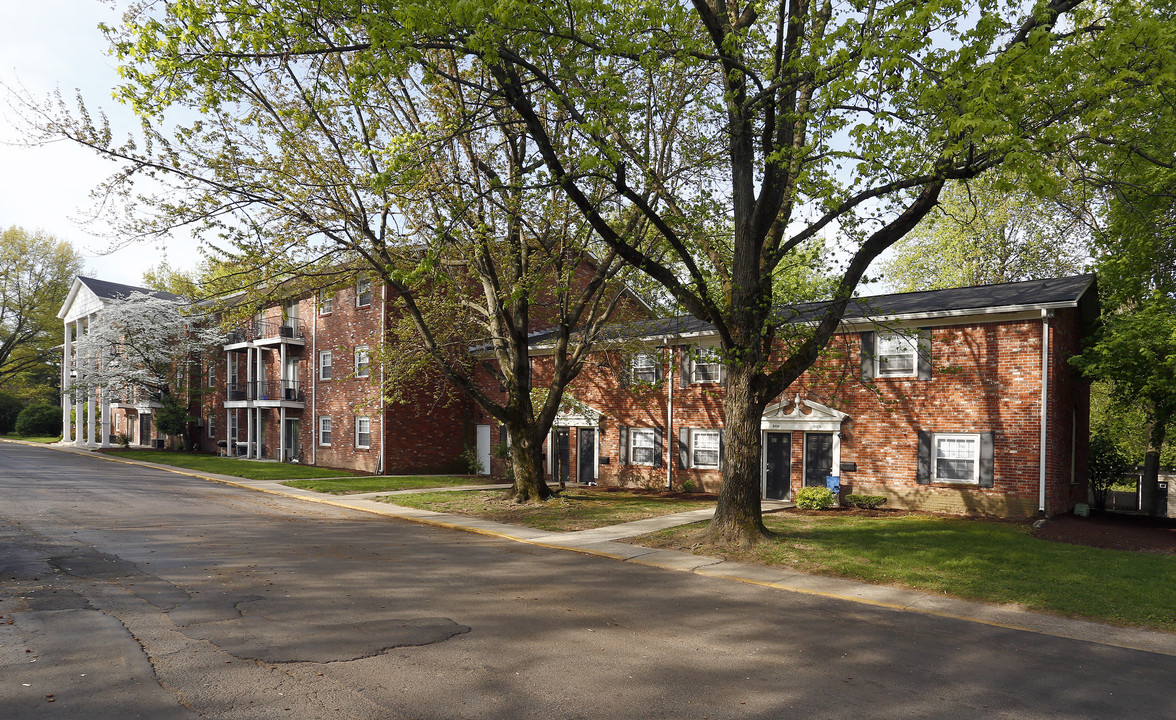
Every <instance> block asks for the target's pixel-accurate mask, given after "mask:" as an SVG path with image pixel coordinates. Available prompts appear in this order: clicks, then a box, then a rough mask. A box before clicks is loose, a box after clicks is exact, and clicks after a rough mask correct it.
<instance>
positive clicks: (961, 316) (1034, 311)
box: [808, 302, 1078, 330]
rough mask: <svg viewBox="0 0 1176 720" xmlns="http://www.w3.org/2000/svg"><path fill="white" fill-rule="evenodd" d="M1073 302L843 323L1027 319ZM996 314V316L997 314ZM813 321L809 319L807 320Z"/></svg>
mask: <svg viewBox="0 0 1176 720" xmlns="http://www.w3.org/2000/svg"><path fill="white" fill-rule="evenodd" d="M1076 307H1078V303H1076V302H1056V303H1040V304H1036V305H1006V306H1003V307H994V308H969V309H966V310H941V311H938V312H925V313H905V314H902V315H878V316H875V317H868V318H866V317H847V318H844V319H842V321H841V322H842V324H843V325H845V326H849V329H850V330H857V329H863V330H864V329H869V328H871V327H875V326H878V325H886V326H888V327H890V326H896V325H917V324H927V322H926V321H928V320H949V321H950V322H946V323H938V324H940V325H963V324H967V323H991V322H1004V321H1007V320H1028V319H1036V318H1040V317H1041V311H1042V310H1062V309H1068V308H1076ZM998 316H999V317H998ZM808 324H812V323H808Z"/></svg>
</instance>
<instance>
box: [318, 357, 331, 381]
mask: <svg viewBox="0 0 1176 720" xmlns="http://www.w3.org/2000/svg"><path fill="white" fill-rule="evenodd" d="M324 359H326V361H327V362H326V363H323V360H324ZM324 370H330V371H331V372H330V374H324V373H323V371H324ZM333 376H334V359H333V357H332V355H331V351H330V350H319V371H318V379H319V380H331V379H332V378H333Z"/></svg>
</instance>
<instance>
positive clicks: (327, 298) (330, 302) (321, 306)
mask: <svg viewBox="0 0 1176 720" xmlns="http://www.w3.org/2000/svg"><path fill="white" fill-rule="evenodd" d="M334 311H335V295H334V293H330V294H328V293H324V292H323V291H322V290H319V294H318V314H319V315H330V314H331V313H332V312H334Z"/></svg>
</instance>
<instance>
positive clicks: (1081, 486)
mask: <svg viewBox="0 0 1176 720" xmlns="http://www.w3.org/2000/svg"><path fill="white" fill-rule="evenodd" d="M79 281H80V282H81V285H82V286H83V291H82V292H79V293H76V294H77V295H78V297H77V298H74V297H73V295H72V294H71V298H72V300H71V301H67V306H66V307H63V310H62V313H63V314H62V317H63V318H67V320H66V329H67V339H66V346H65V350H66V357H67V358H69V357H70V356H69V331H70V328H71V325H70V323H71V320H69V319H68V318H73V320H72V323H73V325H72V327H73V328H75V331H77V332H80V331H84V327H83V325H82V324H79V321H78V316H79V313H80V312H81V311H82V310H85V311H87V312H93V311H94V309H95V308H96V305H95V303H96V302H100V301H101V298H100V297H98V296H100V295H101V294H102V293H107V294H109V296H117V295H118V294H119V293H122V294H124V295H125V294H127V293H128V292H130V291H134V290H141V289H139V288H130V287H128V286H114V285H113V284H110V283H105V284H102V283H99V281H93V280H89V279H85V278H79ZM95 288H97V290H95ZM87 292H89V293H90V294H92V295H94V297H89V296H88V295H87ZM71 302H72V303H73V304H74V307H73V309H70V304H71ZM1097 305H1098V298H1097V290H1096V287H1095V283H1094V278H1093V277H1092V276H1085V275H1084V276H1077V277H1071V278H1061V279H1054V280H1044V281H1030V282H1022V283H1009V284H1004V285H995V286H985V287H976V288H958V289H951V290H937V291H929V292H922V293H904V294H897V295H883V296H876V297H871V298H863V299H861V300H860V301H858V302H856V303H854V304H853V305H851V307H850V309H849V310H848V312H847V317H846V319H845V321H844V323H843V330H842V331H841V332H840V333H839V334H838V335H837V336H835V338H834V340H833V342H832V343H831V344H830V346H829V350H828V352H826V353H825V355H824V356H823V357H822V358H821V360H819V361H818V363H817V364H816V365H815V366H814V367H813V368H811V369H810V370H809V371H808V372H806V373H805V375H803V376H802V377H801V378H800V379H799V380H798V381H797V382H796V383H794V384H793V385H792V386H791V387H789V388H788V390H787V391H786V392H785V393H783V394H782V395H781V397H780V398H779V399H778V401H777V402H776V403H774V404H772V405H771V406H769V407H768V409H767V411H766V412H765V414H764V417H763V421H762V432H763V436H762V446H763V449H762V470H761V489H762V492H763V496H764V497H768V498H791V497H792V496H793V495H794V493H795V492H796V491H797V490H798V489H799V488H801V487H803V486H805V485H824V484H825V477H826V476H828V475H838V476H839V477H840V478H841V482H842V486H843V488H844V489H845V490H848V491H851V492H858V493H867V494H877V495H884V496H886V497H887V498H889V500H890V503H891V505H892V506H898V507H916V508H924V509H934V510H945V511H954V512H962V511H976V512H982V513H986V514H994V515H1004V516H1014V517H1015V516H1026V515H1031V514H1034V513H1036V512H1038V511H1044V512H1046V513H1048V514H1055V513H1058V512H1063V511H1066V510H1068V509H1070V508H1071V507H1072V506H1073V504H1074V503H1075V502H1080V501H1084V500H1085V499H1086V494H1087V490H1086V440H1087V437H1088V431H1089V388H1088V386H1087V385H1086V383H1085V382H1084V381H1082V380H1081V378H1079V377H1078V375H1077V374H1076V373H1074V371H1073V370H1071V369H1070V366H1069V365H1068V363H1067V359H1068V357H1070V356H1071V355H1073V354H1074V353H1076V352H1077V351H1078V349H1079V345H1080V342H1081V339H1082V337H1083V336H1084V335H1085V334H1086V332H1087V331H1088V330H1089V328H1090V327H1091V324H1092V323H1093V321H1094V318H1095V317H1096V316H1097V313H1098V307H1097ZM388 313H389V304H388V302H387V298H386V296H385V290H384V289H383V288H382V286H380V285H374V284H371V283H368V282H367V281H359V282H357V283H355V284H353V285H351V286H348V287H343V288H340V289H338V290H336V291H334V292H333V293H332V294H314V295H307V296H302V297H297V298H292V299H290V300H288V301H287V302H285V303H283V304H280V305H278V304H275V305H273V306H271V307H269V308H267V309H266V310H265V311H264V312H262V313H259V314H258V315H257V316H256V317H255V318H253V319H252V321H251V322H249V323H247V324H246V325H244V326H242V327H239V328H237V329H236V330H234V331H232V332H230V333H229V335H228V337H227V338H226V341H225V344H224V345H223V346H222V347H221V348H218V349H217V351H216V352H213V353H210V354H209V357H208V359H207V360H206V362H205V364H204V366H203V367H202V368H200V369H199V376H200V379H199V380H198V381H197V382H196V383H195V384H196V385H202V386H203V390H202V392H200V393H197V394H194V397H195V398H198V401H197V402H195V403H194V405H193V409H192V412H193V414H194V415H199V417H200V423H199V424H198V427H196V428H194V429H193V432H192V433H190V437H189V444H190V445H199V446H201V447H202V449H203V450H205V451H209V452H211V451H215V450H220V451H222V452H225V453H227V454H230V455H237V456H241V457H246V458H267V459H275V460H281V461H287V462H289V461H297V462H303V463H311V464H315V465H322V466H328V467H339V468H349V469H355V470H361V471H365V472H386V473H407V472H452V471H462V470H464V468H465V466H466V465H465V462H464V461H463V460H462V458H461V456H462V453H463V452H465V451H466V449H467V448H470V449H476V454H477V457H478V459H479V461H480V462H481V464H482V467H483V468H485V471H486V472H493V473H494V474H496V475H500V474H503V473H504V471H505V468H504V467H503V461H502V460H500V459H498V458H497V457H496V454H495V453H493V452H492V448H493V447H495V446H497V445H499V444H502V443H505V442H509V439H508V438H506V437H505V434H504V432H503V430H502V428H501V427H500V426H499V425H498V423H497V422H495V421H493V420H492V419H490V418H489V417H488V416H487V415H486V413H485V412H484V411H482V410H481V409H480V408H477V407H476V406H475V405H474V404H473V403H471V402H469V401H468V400H467V399H465V398H464V397H461V396H460V395H458V394H457V393H456V392H455V391H453V390H451V389H449V388H448V387H447V386H446V385H445V384H444V383H442V382H441V381H440V379H437V380H436V385H435V386H433V387H422V392H421V393H420V398H419V400H417V401H414V402H405V403H400V404H394V405H393V404H389V403H387V402H386V401H385V400H383V399H382V397H381V393H380V392H379V387H380V380H381V378H380V376H379V375H380V372H381V370H380V369H379V367H378V365H377V364H376V363H374V362H373V356H374V354H375V353H374V351H373V350H374V348H376V347H378V346H379V344H380V343H382V342H384V340H385V337H386V336H385V328H387V327H388V320H389V318H388ZM627 316H628V317H646V318H648V315H647V314H645V310H644V309H643V308H642V307H641V306H640V304H639V302H637V301H636V299H634V300H632V302H631V303H630V308H629V311H628V314H627ZM801 320H803V316H802V317H801ZM622 327H623V332H622V333H620V334H623V335H624V336H625V341H624V342H623V343H620V345H619V346H617V347H613V348H611V349H609V350H606V351H602V352H600V353H598V356H597V358H596V359H595V360H594V361H592V362H589V363H588V364H587V366H586V367H585V369H584V371H583V372H582V374H581V376H580V377H579V378H578V379H577V380H576V382H575V383H574V384H573V385H572V387H570V388H569V390H568V402H567V403H566V407H567V409H566V410H565V412H563V413H561V414H560V416H559V418H558V419H557V420H556V424H555V425H556V426H555V427H554V428H553V429H552V434H551V436H550V437H549V440H548V442H547V443H546V449H545V451H546V454H547V472H548V477H549V478H550V479H552V480H555V479H558V478H559V477H563V478H564V479H566V480H568V481H578V482H596V483H600V484H613V485H632V486H654V487H672V488H677V489H684V488H685V489H689V488H697V489H703V490H715V489H716V488H717V486H718V484H719V482H720V477H721V467H722V462H723V455H724V433H723V424H724V423H723V409H722V399H723V380H724V371H723V367H722V363H721V362H719V360H718V358H717V357H716V356H714V355H713V354H712V353H711V350H710V349H711V348H714V346H715V345H716V342H717V340H716V338H715V336H714V332H713V329H712V328H710V327H709V326H708V325H707V324H706V323H703V322H701V321H698V320H697V319H694V318H691V317H680V318H670V319H659V320H655V319H645V320H637V321H633V322H628V323H625V324H623V326H622ZM539 339H540V340H541V338H539ZM532 355H533V357H532V367H533V376H534V379H535V382H536V383H537V384H540V385H541V384H542V383H543V380H544V377H545V374H546V373H547V372H548V368H549V363H548V360H547V357H546V355H547V351H545V350H544V348H543V346H542V342H541V341H540V342H539V343H538V344H537V347H536V349H534V350H533V352H532ZM66 366H67V369H66V370H64V371H63V377H67V373H68V366H69V363H68V362H67V363H66ZM427 384H428V383H426V385H427ZM484 386H485V387H486V388H487V390H488V391H490V392H492V391H495V390H496V389H497V388H496V382H494V381H492V380H490V379H489V376H488V375H487V376H486V380H485V383H484ZM99 400H100V399H99ZM116 410H117V411H116V412H113V413H110V414H109V417H111V418H113V419H112V420H111V421H109V422H110V423H112V424H113V425H114V426H115V427H117V426H118V425H119V423H123V424H125V426H127V427H129V428H131V431H132V434H133V442H135V443H136V444H148V441H149V439H151V438H154V437H155V436H154V435H153V430H152V426H151V424H150V410H151V408H150V405H149V403H144V402H141V403H138V404H131V405H128V406H126V407H121V408H117V409H116ZM66 413H67V414H66V419H65V421H64V422H65V425H66V427H67V428H68V426H69V421H68V409H67V410H66ZM79 415H80V413H79ZM120 415H121V417H120ZM107 416H108V415H107V414H104V416H103V417H107ZM144 418H146V419H144ZM108 436H109V432H108V429H107V422H106V421H104V424H103V431H102V433H101V442H99V441H98V440H99V439H98V437H96V433H95V431H94V430H90V432H89V436H88V438H87V436H86V434H85V432H84V431H83V430H79V431H78V432H77V434H76V436H75V437H73V438H70V437H69V430H68V429H67V430H66V440H67V441H72V442H76V443H78V444H90V445H97V444H101V445H106V444H108V442H109V440H108ZM197 436H198V437H197Z"/></svg>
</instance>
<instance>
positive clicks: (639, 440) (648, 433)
mask: <svg viewBox="0 0 1176 720" xmlns="http://www.w3.org/2000/svg"><path fill="white" fill-rule="evenodd" d="M629 462H631V463H632V464H633V465H654V464H656V463H657V438H656V436H655V433H654V431H653V430H647V429H643V428H629Z"/></svg>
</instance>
